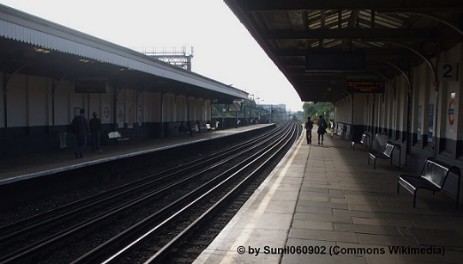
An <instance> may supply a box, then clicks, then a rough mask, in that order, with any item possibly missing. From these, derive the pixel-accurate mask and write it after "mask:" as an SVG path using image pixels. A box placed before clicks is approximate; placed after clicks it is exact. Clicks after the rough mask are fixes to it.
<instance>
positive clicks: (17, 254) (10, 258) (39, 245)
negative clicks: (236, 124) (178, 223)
mask: <svg viewBox="0 0 463 264" xmlns="http://www.w3.org/2000/svg"><path fill="white" fill-rule="evenodd" d="M269 138H271V137H268V139H269ZM249 142H251V141H248V143H249ZM244 145H245V144H244ZM248 147H249V144H248ZM254 147H255V146H254ZM224 153H225V154H224V155H226V152H224ZM240 155H242V154H236V155H233V156H228V157H229V158H230V159H231V158H233V157H238V156H240ZM215 157H217V156H215ZM228 160H229V159H228V158H227V159H224V160H221V162H220V163H221V164H223V163H224V162H227V161H228ZM216 166H218V165H216ZM209 169H210V168H206V169H205V170H202V172H204V171H207V170H209ZM197 175H199V174H197ZM191 178H193V177H191ZM183 182H184V181H181V182H180V183H178V184H181V183H183ZM178 184H177V185H178ZM172 187H173V186H169V188H165V189H163V191H164V192H166V191H168V190H170V189H171V188H172ZM158 194H159V192H155V193H154V194H152V195H147V196H144V197H143V198H140V199H138V200H136V201H133V202H128V203H126V204H125V205H124V206H122V207H120V208H118V209H116V210H112V211H111V212H109V213H104V214H100V215H99V216H97V217H96V218H94V219H91V220H89V221H87V222H85V223H84V224H81V225H79V226H77V227H73V228H69V229H67V230H65V231H63V232H61V233H59V234H58V235H55V236H54V237H51V238H47V239H44V240H42V241H39V242H37V243H34V244H32V245H30V246H29V247H27V249H21V250H20V251H21V252H14V253H11V254H9V255H6V256H4V257H2V258H1V260H2V261H7V262H8V261H14V260H18V259H21V258H23V257H26V256H28V255H31V254H34V253H36V252H38V251H40V250H41V249H43V248H45V247H46V246H49V245H51V244H53V243H55V242H59V241H61V240H63V239H65V238H66V237H68V236H70V235H72V234H75V233H77V232H79V231H81V230H82V229H83V228H86V227H90V226H92V225H94V224H96V223H98V222H100V221H103V220H105V219H107V218H109V217H113V216H114V214H116V213H120V212H122V211H124V210H125V209H127V208H129V207H132V206H134V205H135V204H137V203H140V202H142V201H144V200H146V199H148V198H151V197H153V195H158Z"/></svg>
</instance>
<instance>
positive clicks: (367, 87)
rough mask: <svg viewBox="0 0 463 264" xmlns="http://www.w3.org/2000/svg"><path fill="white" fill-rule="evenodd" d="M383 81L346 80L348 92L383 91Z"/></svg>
mask: <svg viewBox="0 0 463 264" xmlns="http://www.w3.org/2000/svg"><path fill="white" fill-rule="evenodd" d="M384 87H385V83H384V81H375V80H348V81H347V90H348V91H349V92H350V93H384V90H385V88H384Z"/></svg>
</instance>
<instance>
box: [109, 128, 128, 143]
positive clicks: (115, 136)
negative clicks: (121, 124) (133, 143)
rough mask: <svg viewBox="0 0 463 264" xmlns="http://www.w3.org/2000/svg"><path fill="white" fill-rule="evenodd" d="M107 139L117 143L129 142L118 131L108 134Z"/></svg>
mask: <svg viewBox="0 0 463 264" xmlns="http://www.w3.org/2000/svg"><path fill="white" fill-rule="evenodd" d="M108 138H109V140H110V141H113V142H119V141H127V140H130V138H129V137H122V135H121V133H120V132H119V131H111V132H109V133H108Z"/></svg>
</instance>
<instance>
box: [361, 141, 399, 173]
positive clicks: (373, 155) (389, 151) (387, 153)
mask: <svg viewBox="0 0 463 264" xmlns="http://www.w3.org/2000/svg"><path fill="white" fill-rule="evenodd" d="M394 150H398V151H399V168H400V160H401V159H402V157H401V151H400V145H399V144H392V143H390V142H388V143H387V144H386V146H385V147H384V150H383V152H375V151H371V152H369V153H368V164H370V160H373V169H376V159H377V158H380V159H389V160H390V162H391V165H392V157H393V154H394Z"/></svg>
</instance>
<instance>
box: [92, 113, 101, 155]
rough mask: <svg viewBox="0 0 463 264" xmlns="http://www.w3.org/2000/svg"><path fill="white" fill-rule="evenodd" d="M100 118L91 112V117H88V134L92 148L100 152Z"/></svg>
mask: <svg viewBox="0 0 463 264" xmlns="http://www.w3.org/2000/svg"><path fill="white" fill-rule="evenodd" d="M101 131H102V127H101V120H100V119H99V118H98V117H97V114H96V113H95V112H93V118H92V119H90V134H91V137H92V150H93V151H98V152H101Z"/></svg>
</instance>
